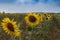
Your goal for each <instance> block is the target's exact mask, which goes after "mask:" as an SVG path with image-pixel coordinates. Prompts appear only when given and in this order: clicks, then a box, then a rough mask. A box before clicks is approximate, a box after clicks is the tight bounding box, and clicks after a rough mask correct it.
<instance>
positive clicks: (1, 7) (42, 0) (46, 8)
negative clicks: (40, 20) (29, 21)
mask: <svg viewBox="0 0 60 40" xmlns="http://www.w3.org/2000/svg"><path fill="white" fill-rule="evenodd" d="M0 11H1V12H2V11H5V12H11V13H14V12H17V13H26V12H60V0H0Z"/></svg>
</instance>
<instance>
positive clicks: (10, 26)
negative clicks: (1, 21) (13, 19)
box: [7, 23, 14, 32]
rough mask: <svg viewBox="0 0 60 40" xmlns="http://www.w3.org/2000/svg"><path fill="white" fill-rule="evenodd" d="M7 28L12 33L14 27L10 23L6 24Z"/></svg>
mask: <svg viewBox="0 0 60 40" xmlns="http://www.w3.org/2000/svg"><path fill="white" fill-rule="evenodd" d="M7 28H8V29H9V30H10V31H13V32H14V27H13V25H12V24H11V23H8V24H7Z"/></svg>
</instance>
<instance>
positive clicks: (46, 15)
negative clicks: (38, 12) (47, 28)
mask: <svg viewBox="0 0 60 40" xmlns="http://www.w3.org/2000/svg"><path fill="white" fill-rule="evenodd" d="M44 16H45V18H46V20H47V21H48V20H50V18H51V17H52V15H51V14H44Z"/></svg>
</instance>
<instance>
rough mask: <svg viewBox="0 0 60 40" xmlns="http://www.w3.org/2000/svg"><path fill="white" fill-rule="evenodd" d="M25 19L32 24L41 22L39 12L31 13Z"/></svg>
mask: <svg viewBox="0 0 60 40" xmlns="http://www.w3.org/2000/svg"><path fill="white" fill-rule="evenodd" d="M25 21H26V23H27V24H28V25H30V26H36V25H38V24H39V22H40V18H39V15H38V14H35V13H33V14H32V13H29V14H27V16H25Z"/></svg>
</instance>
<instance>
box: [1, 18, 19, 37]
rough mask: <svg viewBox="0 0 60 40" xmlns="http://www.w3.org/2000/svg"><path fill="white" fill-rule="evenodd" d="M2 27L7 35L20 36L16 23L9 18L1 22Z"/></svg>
mask: <svg viewBox="0 0 60 40" xmlns="http://www.w3.org/2000/svg"><path fill="white" fill-rule="evenodd" d="M1 26H2V28H3V30H4V31H5V32H6V33H7V34H10V35H14V36H15V37H16V36H19V35H20V31H19V29H18V27H17V25H16V22H15V21H13V20H10V19H9V18H4V19H3V20H2V22H1Z"/></svg>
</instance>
